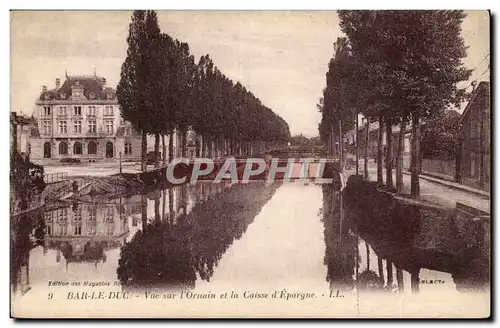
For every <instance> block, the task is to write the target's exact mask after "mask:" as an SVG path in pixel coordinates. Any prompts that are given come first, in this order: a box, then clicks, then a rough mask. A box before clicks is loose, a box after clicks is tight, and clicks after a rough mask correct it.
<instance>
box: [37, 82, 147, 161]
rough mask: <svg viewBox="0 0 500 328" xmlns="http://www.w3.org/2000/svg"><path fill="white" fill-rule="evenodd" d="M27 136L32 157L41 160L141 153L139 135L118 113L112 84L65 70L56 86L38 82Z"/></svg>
mask: <svg viewBox="0 0 500 328" xmlns="http://www.w3.org/2000/svg"><path fill="white" fill-rule="evenodd" d="M36 105H37V108H36V110H35V112H34V117H35V118H36V120H37V125H36V127H35V128H34V129H32V132H31V136H30V148H31V158H32V159H33V160H37V161H39V162H40V161H41V162H45V161H48V162H50V161H53V160H57V161H59V160H61V159H63V158H77V159H80V160H81V161H82V162H93V161H98V160H103V159H116V158H119V156H120V153H121V155H122V157H123V158H124V159H131V160H132V159H134V160H137V159H139V158H140V155H141V152H140V149H141V137H140V134H139V133H137V131H134V129H133V128H132V127H131V125H130V124H129V123H128V122H125V121H124V120H123V119H122V118H121V116H120V108H119V105H118V100H117V98H116V91H115V89H113V88H111V87H108V86H106V79H105V78H102V77H99V76H97V75H93V76H68V75H67V74H66V80H65V81H64V83H63V84H62V85H61V82H60V80H59V79H56V81H55V88H54V89H51V90H48V89H47V87H45V86H43V87H42V92H41V94H40V97H39V99H38V100H37V101H36Z"/></svg>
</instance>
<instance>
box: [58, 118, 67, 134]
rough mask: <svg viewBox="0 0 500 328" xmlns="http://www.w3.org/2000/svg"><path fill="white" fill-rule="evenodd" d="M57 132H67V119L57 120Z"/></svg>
mask: <svg viewBox="0 0 500 328" xmlns="http://www.w3.org/2000/svg"><path fill="white" fill-rule="evenodd" d="M59 133H68V122H67V121H59Z"/></svg>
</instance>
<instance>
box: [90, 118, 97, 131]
mask: <svg viewBox="0 0 500 328" xmlns="http://www.w3.org/2000/svg"><path fill="white" fill-rule="evenodd" d="M96 131H97V128H96V121H95V120H91V121H89V133H96Z"/></svg>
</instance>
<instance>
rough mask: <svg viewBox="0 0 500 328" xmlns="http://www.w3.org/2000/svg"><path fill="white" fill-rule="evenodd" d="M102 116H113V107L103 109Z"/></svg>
mask: <svg viewBox="0 0 500 328" xmlns="http://www.w3.org/2000/svg"><path fill="white" fill-rule="evenodd" d="M104 115H106V116H113V106H106V107H104Z"/></svg>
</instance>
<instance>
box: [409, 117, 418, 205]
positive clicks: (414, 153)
mask: <svg viewBox="0 0 500 328" xmlns="http://www.w3.org/2000/svg"><path fill="white" fill-rule="evenodd" d="M418 120H419V117H418V113H416V112H415V113H413V114H412V126H411V136H412V138H411V196H412V197H413V198H416V197H420V182H419V179H420V178H419V174H420V159H419V157H420V129H419V122H418Z"/></svg>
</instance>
